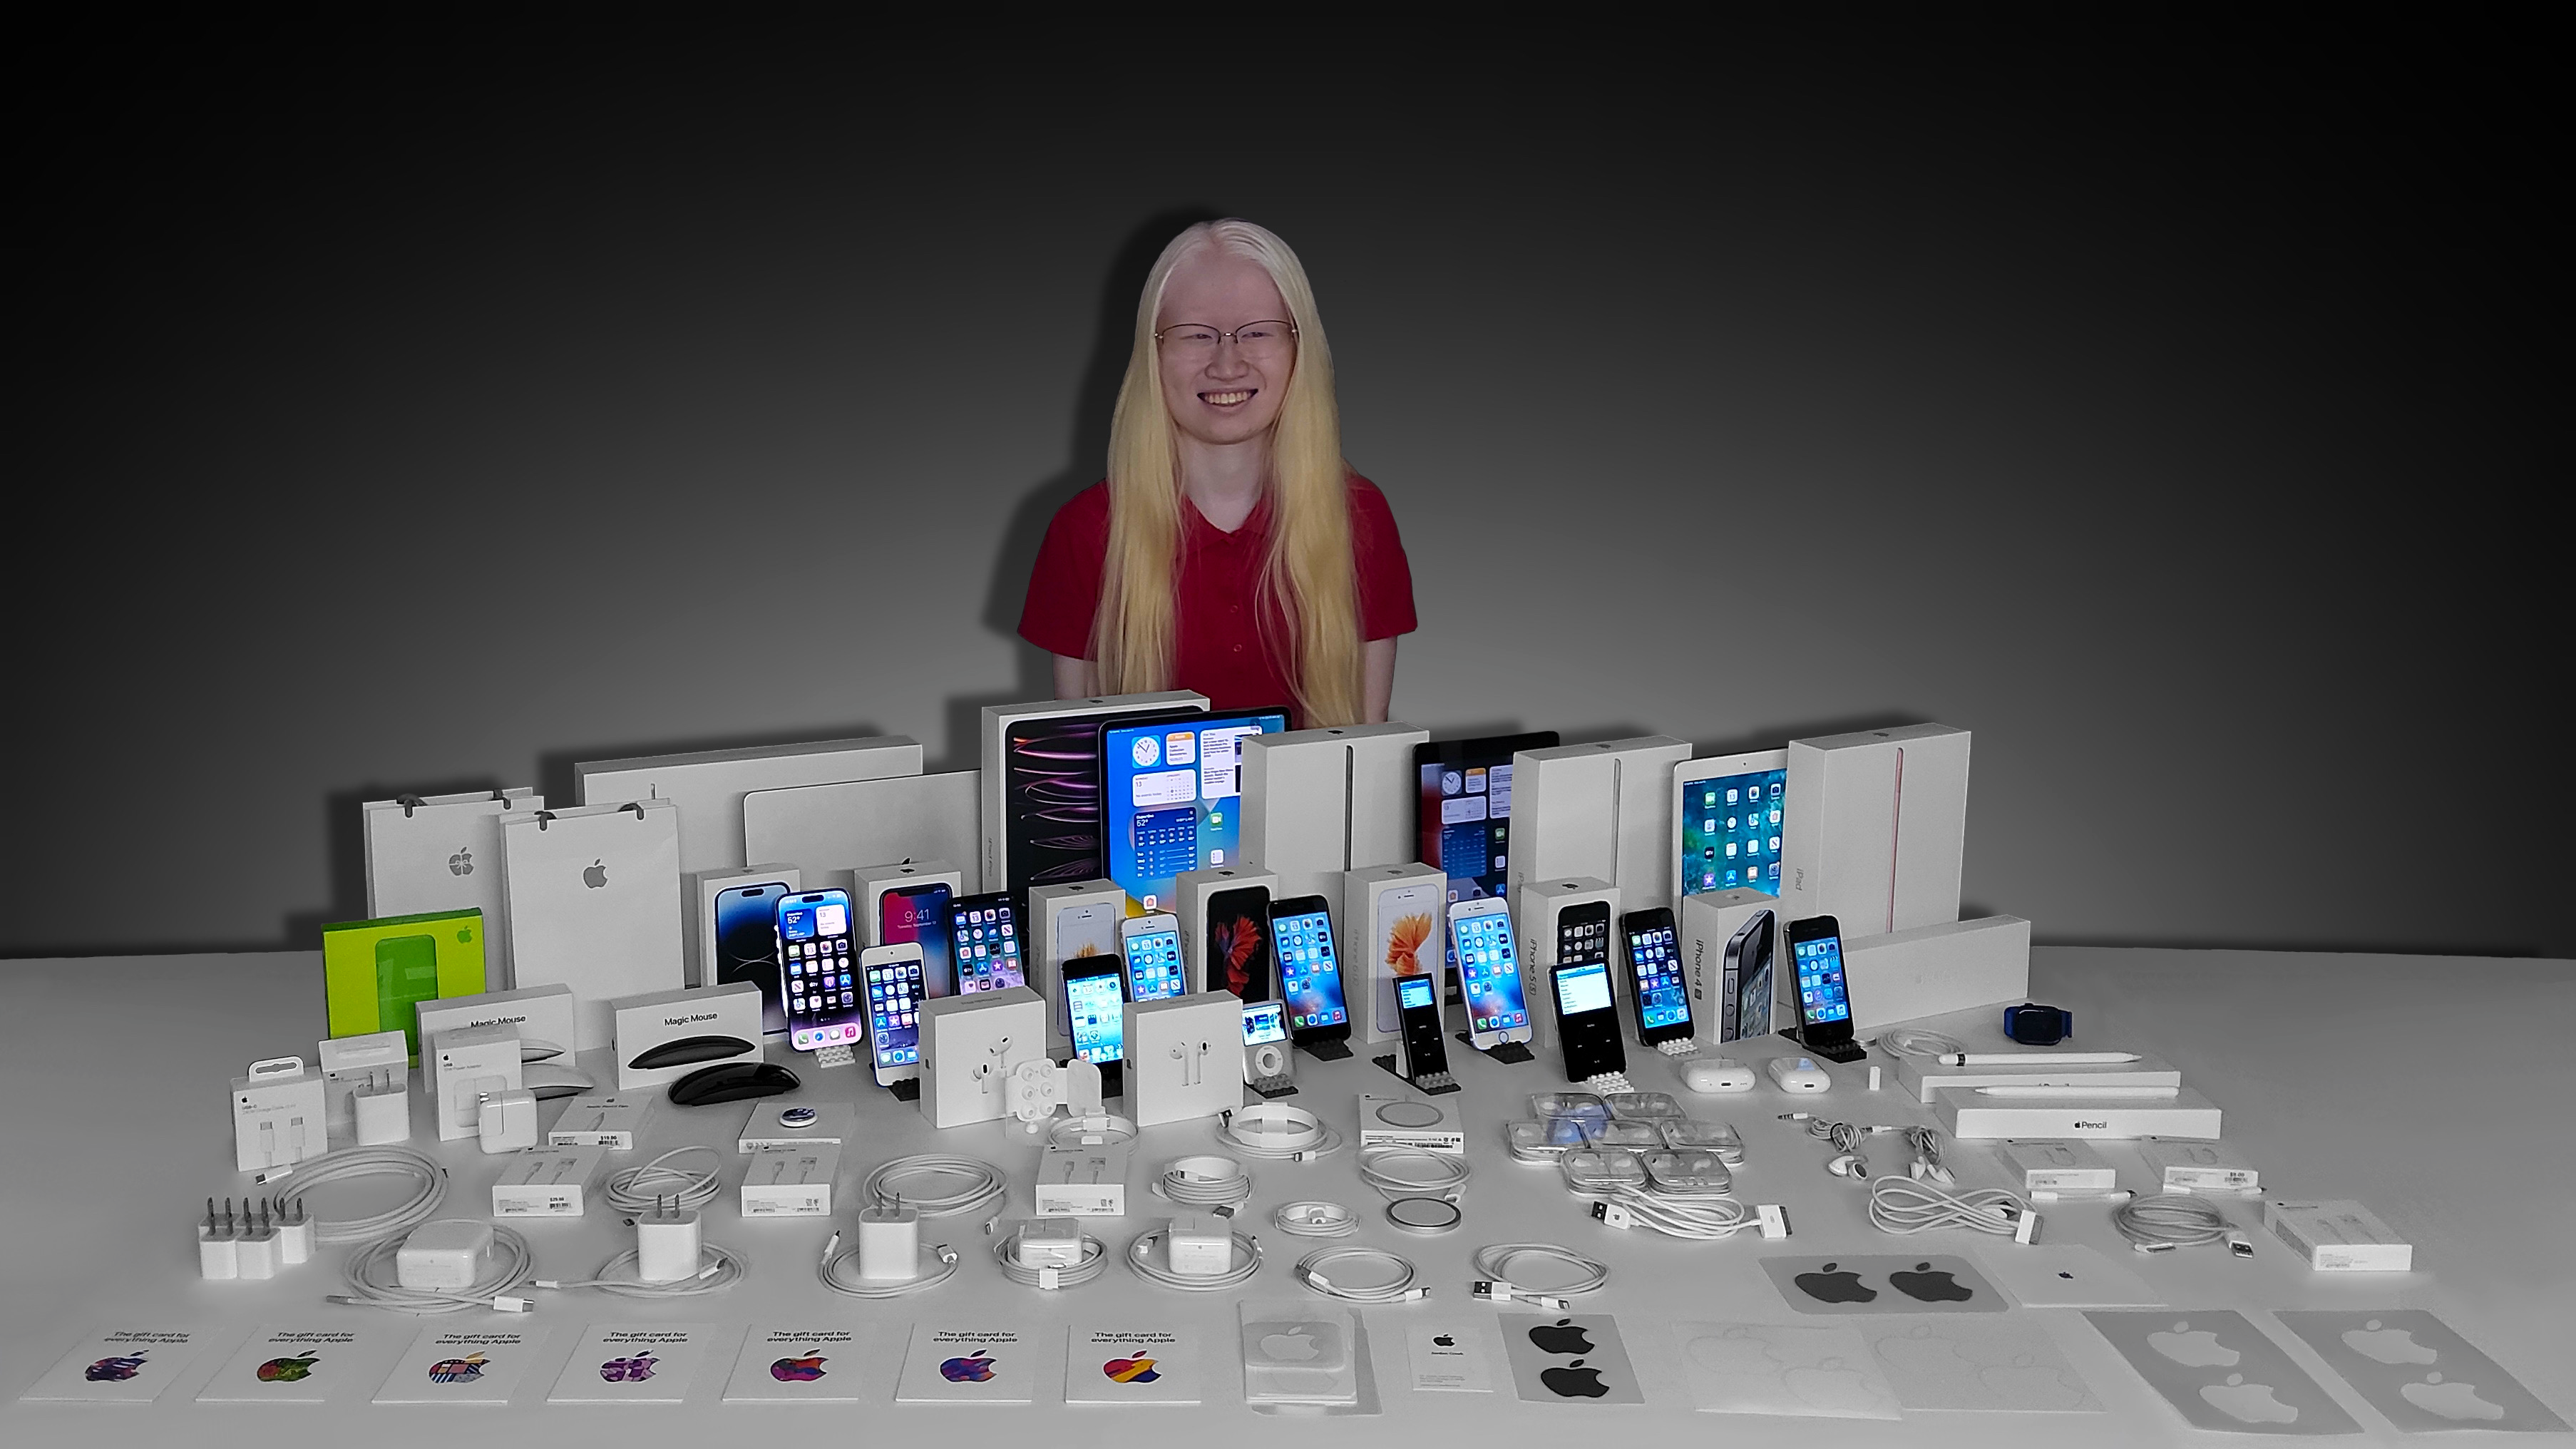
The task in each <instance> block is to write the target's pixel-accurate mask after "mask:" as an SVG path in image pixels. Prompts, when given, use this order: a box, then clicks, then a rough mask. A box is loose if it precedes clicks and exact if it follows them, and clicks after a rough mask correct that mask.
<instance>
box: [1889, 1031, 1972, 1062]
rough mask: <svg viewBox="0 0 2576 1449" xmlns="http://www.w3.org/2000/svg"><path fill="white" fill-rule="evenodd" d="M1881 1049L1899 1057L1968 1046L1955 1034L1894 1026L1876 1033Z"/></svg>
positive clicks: (1928, 1054) (1923, 1055)
mask: <svg viewBox="0 0 2576 1449" xmlns="http://www.w3.org/2000/svg"><path fill="white" fill-rule="evenodd" d="M1878 1045H1879V1049H1880V1050H1881V1051H1884V1052H1887V1053H1889V1054H1890V1055H1892V1056H1900V1057H1937V1056H1943V1055H1946V1054H1948V1053H1952V1052H1963V1051H1966V1050H1967V1049H1968V1048H1967V1047H1966V1045H1965V1044H1963V1043H1962V1042H1961V1041H1960V1040H1959V1039H1958V1038H1957V1037H1955V1036H1943V1035H1942V1034H1941V1033H1939V1032H1937V1031H1925V1030H1924V1029H1923V1028H1921V1027H1919V1026H1894V1027H1889V1028H1888V1029H1887V1030H1885V1031H1882V1032H1880V1033H1879V1034H1878Z"/></svg>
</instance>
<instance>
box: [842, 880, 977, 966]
mask: <svg viewBox="0 0 2576 1449" xmlns="http://www.w3.org/2000/svg"><path fill="white" fill-rule="evenodd" d="M926 885H944V886H946V887H948V898H949V899H950V900H952V901H953V900H955V899H956V898H957V897H959V896H962V895H964V894H966V878H965V876H964V875H963V874H962V873H960V872H959V871H958V869H957V867H955V866H953V865H950V864H949V863H948V862H947V861H944V860H911V861H898V862H895V863H893V864H888V865H863V866H859V867H858V868H856V869H854V870H852V871H851V872H850V909H851V910H854V911H857V912H859V933H860V935H859V939H861V940H863V941H865V942H867V943H868V944H869V945H870V946H882V945H884V944H885V943H886V942H885V918H884V917H883V916H882V915H880V914H879V912H878V904H877V903H878V901H879V900H880V899H881V898H882V897H883V896H884V895H885V893H886V892H887V891H890V890H895V889H897V888H905V889H909V888H911V887H913V886H926ZM939 929H940V930H941V931H943V932H944V931H946V930H947V929H948V923H947V922H946V921H945V920H943V921H941V922H940V923H939Z"/></svg>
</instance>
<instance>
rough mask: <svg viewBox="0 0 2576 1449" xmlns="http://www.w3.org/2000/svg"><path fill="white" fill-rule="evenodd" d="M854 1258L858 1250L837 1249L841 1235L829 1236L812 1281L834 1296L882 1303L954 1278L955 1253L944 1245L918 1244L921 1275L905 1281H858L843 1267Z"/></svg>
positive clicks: (853, 1274)
mask: <svg viewBox="0 0 2576 1449" xmlns="http://www.w3.org/2000/svg"><path fill="white" fill-rule="evenodd" d="M858 1255H859V1250H858V1249H856V1248H850V1249H846V1250H844V1249H843V1248H842V1247H841V1235H840V1234H839V1233H837V1232H835V1233H833V1234H832V1236H831V1237H830V1238H829V1239H827V1240H826V1241H825V1242H824V1244H823V1258H822V1261H821V1262H819V1263H817V1264H815V1266H814V1277H815V1280H816V1281H817V1282H820V1283H821V1284H822V1285H823V1286H824V1287H826V1288H829V1289H831V1290H832V1291H833V1292H835V1293H843V1294H847V1295H848V1296H850V1297H852V1298H879V1299H882V1298H901V1297H903V1296H904V1295H905V1294H907V1293H919V1292H921V1291H923V1290H924V1289H928V1288H936V1287H938V1286H939V1285H940V1284H942V1283H945V1282H947V1281H948V1280H949V1279H951V1278H954V1277H956V1276H957V1250H956V1249H955V1248H952V1247H950V1246H948V1245H947V1244H946V1243H924V1244H922V1245H921V1265H920V1267H921V1271H919V1272H918V1273H915V1274H914V1275H913V1276H911V1277H909V1278H900V1279H886V1280H876V1279H869V1278H861V1277H859V1276H857V1275H856V1274H855V1273H852V1272H850V1271H848V1269H847V1266H846V1265H847V1264H848V1263H849V1261H850V1260H851V1259H852V1258H855V1257H857V1256H858Z"/></svg>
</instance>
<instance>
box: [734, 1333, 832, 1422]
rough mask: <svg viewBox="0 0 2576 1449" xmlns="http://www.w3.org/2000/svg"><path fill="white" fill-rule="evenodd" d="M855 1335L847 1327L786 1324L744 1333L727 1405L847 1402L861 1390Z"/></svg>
mask: <svg viewBox="0 0 2576 1449" xmlns="http://www.w3.org/2000/svg"><path fill="white" fill-rule="evenodd" d="M860 1362H861V1361H860V1357H859V1335H858V1331H857V1330H856V1329H850V1328H807V1327H803V1326H801V1325H796V1324H788V1325H783V1326H780V1327H774V1328H763V1327H754V1328H753V1329H752V1330H751V1332H749V1333H747V1334H745V1335H743V1340H742V1352H741V1353H739V1354H737V1355H735V1357H734V1361H733V1376H732V1377H731V1378H729V1379H727V1380H725V1391H724V1397H725V1402H726V1403H728V1404H789V1403H803V1404H849V1403H856V1402H857V1401H858V1399H859V1397H860V1393H859V1377H860V1375H859V1369H860Z"/></svg>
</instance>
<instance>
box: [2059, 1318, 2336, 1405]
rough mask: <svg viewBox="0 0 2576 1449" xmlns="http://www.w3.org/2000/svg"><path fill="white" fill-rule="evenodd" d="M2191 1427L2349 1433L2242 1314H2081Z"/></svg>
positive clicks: (2311, 1384)
mask: <svg viewBox="0 0 2576 1449" xmlns="http://www.w3.org/2000/svg"><path fill="white" fill-rule="evenodd" d="M2084 1317H2085V1321H2087V1322H2089V1323H2091V1324H2092V1325H2093V1328H2094V1330H2095V1331H2096V1332H2098V1333H2100V1334H2101V1335H2102V1336H2103V1337H2104V1338H2106V1339H2109V1340H2110V1342H2111V1346H2112V1347H2113V1348H2116V1349H2118V1350H2119V1351H2120V1357H2122V1358H2125V1359H2127V1360H2128V1361H2129V1367H2131V1368H2133V1369H2136V1370H2137V1371H2138V1377H2140V1378H2142V1379H2145V1380H2146V1381H2147V1387H2149V1388H2151V1389H2154V1390H2155V1391H2156V1392H2157V1393H2159V1394H2162V1395H2163V1396H2164V1400H2165V1402H2166V1403H2168V1404H2171V1405H2173V1406H2174V1410H2175V1412H2177V1413H2179V1414H2181V1415H2182V1416H2183V1418H2184V1420H2185V1421H2187V1422H2188V1423H2190V1424H2191V1425H2192V1426H2193V1427H2194V1428H2199V1429H2217V1430H2222V1431H2224V1432H2226V1433H2230V1434H2352V1433H2357V1432H2359V1431H2360V1425H2358V1424H2355V1423H2354V1422H2353V1420H2352V1416H2351V1415H2350V1414H2347V1413H2345V1412H2344V1411H2343V1408H2342V1406H2340V1405H2338V1404H2337V1403H2335V1401H2334V1400H2333V1399H2331V1398H2329V1397H2327V1396H2326V1391H2325V1389H2324V1388H2323V1387H2321V1386H2320V1385H2319V1384H2318V1383H2317V1381H2316V1380H2315V1379H2312V1378H2310V1377H2308V1375H2307V1373H2306V1371H2305V1370H2303V1369H2301V1368H2300V1367H2299V1366H2298V1365H2297V1364H2295V1363H2292V1362H2291V1361H2290V1356H2289V1355H2288V1354H2287V1353H2284V1352H2283V1351H2282V1350H2281V1346H2280V1345H2279V1344H2277V1343H2274V1342H2273V1341H2272V1340H2271V1339H2270V1338H2269V1337H2267V1336H2265V1334H2264V1332H2263V1330H2261V1329H2259V1328H2256V1327H2255V1326H2254V1325H2253V1324H2252V1323H2250V1322H2248V1321H2247V1320H2246V1317H2245V1315H2244V1314H2242V1313H2235V1312H2230V1311H2227V1310H2223V1309H2209V1310H2192V1311H2186V1310H2182V1309H2172V1308H2167V1309H2161V1310H2158V1311H2155V1312H2151V1313H2087V1314H2085V1315H2084Z"/></svg>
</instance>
